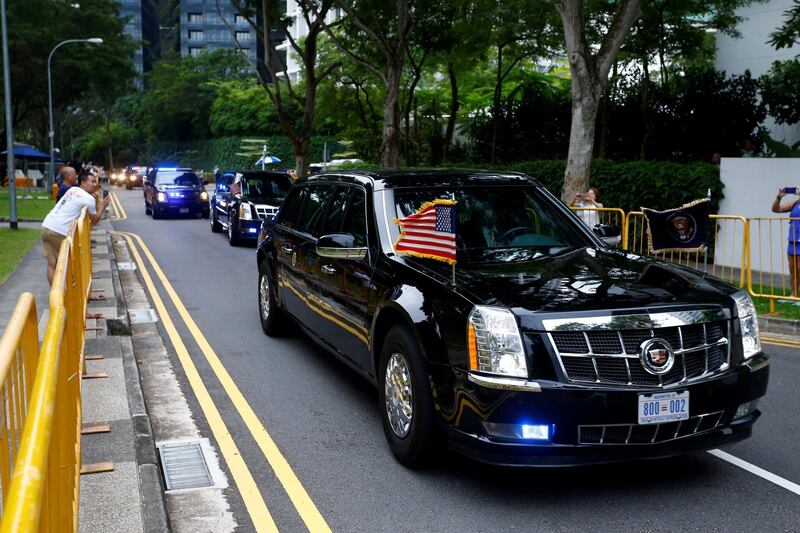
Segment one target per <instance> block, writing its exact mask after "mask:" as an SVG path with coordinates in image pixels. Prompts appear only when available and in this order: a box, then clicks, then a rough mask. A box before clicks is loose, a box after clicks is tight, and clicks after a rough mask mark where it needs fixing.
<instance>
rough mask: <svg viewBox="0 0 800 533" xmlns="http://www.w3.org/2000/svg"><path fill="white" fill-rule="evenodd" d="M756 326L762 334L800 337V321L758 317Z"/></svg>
mask: <svg viewBox="0 0 800 533" xmlns="http://www.w3.org/2000/svg"><path fill="white" fill-rule="evenodd" d="M758 326H759V329H761V330H762V331H763V332H766V333H776V334H778V335H789V336H791V337H800V320H791V319H788V318H777V317H771V316H759V317H758Z"/></svg>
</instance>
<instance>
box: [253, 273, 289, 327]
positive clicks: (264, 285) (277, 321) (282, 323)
mask: <svg viewBox="0 0 800 533" xmlns="http://www.w3.org/2000/svg"><path fill="white" fill-rule="evenodd" d="M271 283H272V282H271V280H270V279H269V274H268V273H267V272H266V269H264V268H261V269H259V275H258V316H259V318H260V319H261V329H263V330H264V333H266V334H267V335H269V336H270V337H277V336H279V335H280V334H281V333H285V332H286V331H287V328H286V326H287V324H286V322H287V320H286V313H285V312H284V311H283V309H281V308H280V307H278V302H277V300H276V299H275V292H274V289H273V288H272V287H271Z"/></svg>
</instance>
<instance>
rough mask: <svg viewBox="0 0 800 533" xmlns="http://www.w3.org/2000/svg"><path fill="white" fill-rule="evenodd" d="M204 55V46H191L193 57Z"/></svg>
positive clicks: (190, 51) (190, 53)
mask: <svg viewBox="0 0 800 533" xmlns="http://www.w3.org/2000/svg"><path fill="white" fill-rule="evenodd" d="M202 53H203V47H202V46H190V47H189V55H190V56H192V57H197V56H199V55H200V54H202Z"/></svg>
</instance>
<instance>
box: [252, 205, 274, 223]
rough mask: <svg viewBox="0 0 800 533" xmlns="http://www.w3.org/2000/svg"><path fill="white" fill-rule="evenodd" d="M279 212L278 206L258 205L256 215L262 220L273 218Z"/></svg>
mask: <svg viewBox="0 0 800 533" xmlns="http://www.w3.org/2000/svg"><path fill="white" fill-rule="evenodd" d="M276 214H278V208H277V207H273V206H271V205H257V206H256V215H258V218H259V219H260V220H272V219H273V218H275V215H276Z"/></svg>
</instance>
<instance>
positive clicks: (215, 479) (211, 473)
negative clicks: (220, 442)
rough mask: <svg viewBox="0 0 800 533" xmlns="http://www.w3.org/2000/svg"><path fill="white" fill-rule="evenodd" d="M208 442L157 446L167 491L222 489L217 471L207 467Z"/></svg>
mask: <svg viewBox="0 0 800 533" xmlns="http://www.w3.org/2000/svg"><path fill="white" fill-rule="evenodd" d="M210 451H211V446H210V444H209V443H208V439H195V440H181V441H170V442H162V443H161V444H159V445H158V453H159V455H160V456H161V464H162V466H163V472H164V483H165V484H166V486H167V490H190V489H203V488H208V487H216V488H224V487H226V486H227V483H226V482H225V480H224V476H222V473H221V472H219V467H215V465H213V463H212V464H209V461H208V460H207V457H210V456H212V455H211V454H210Z"/></svg>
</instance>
